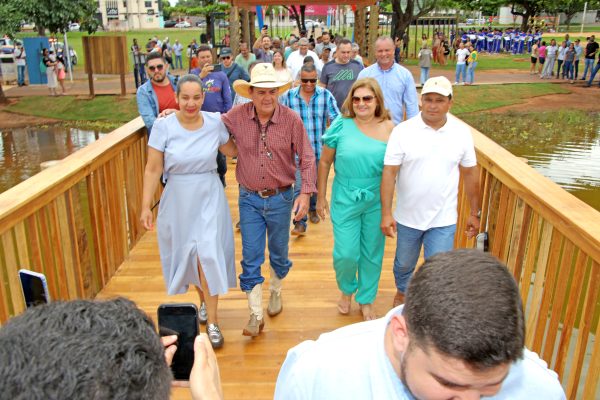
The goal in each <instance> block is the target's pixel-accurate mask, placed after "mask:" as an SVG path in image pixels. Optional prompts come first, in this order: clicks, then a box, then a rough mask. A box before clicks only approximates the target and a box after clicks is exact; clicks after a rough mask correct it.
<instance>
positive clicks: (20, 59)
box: [14, 43, 27, 86]
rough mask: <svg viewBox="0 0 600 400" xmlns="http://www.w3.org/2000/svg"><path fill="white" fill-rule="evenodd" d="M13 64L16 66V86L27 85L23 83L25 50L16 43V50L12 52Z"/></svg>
mask: <svg viewBox="0 0 600 400" xmlns="http://www.w3.org/2000/svg"><path fill="white" fill-rule="evenodd" d="M14 57H15V63H16V64H17V84H18V85H19V86H25V85H27V84H26V83H25V67H26V66H27V63H26V61H25V60H26V57H27V55H26V54H25V48H24V47H23V44H21V43H17V48H16V49H15V52H14Z"/></svg>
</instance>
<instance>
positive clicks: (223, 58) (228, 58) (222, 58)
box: [221, 56, 231, 60]
mask: <svg viewBox="0 0 600 400" xmlns="http://www.w3.org/2000/svg"><path fill="white" fill-rule="evenodd" d="M221 60H231V57H229V56H223V57H221Z"/></svg>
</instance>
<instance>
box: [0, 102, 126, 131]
mask: <svg viewBox="0 0 600 400" xmlns="http://www.w3.org/2000/svg"><path fill="white" fill-rule="evenodd" d="M6 110H7V111H13V112H17V113H21V114H27V115H34V116H38V117H45V118H55V119H60V120H65V121H85V122H97V121H100V122H101V123H103V125H104V126H108V127H112V128H115V127H117V126H120V125H123V124H124V123H126V122H129V121H131V120H132V119H134V118H136V117H137V116H138V111H137V104H136V100H135V97H131V98H127V97H119V96H96V97H95V98H93V99H91V100H87V99H78V98H76V97H73V96H59V97H54V98H48V97H45V96H31V97H22V98H21V99H19V101H18V102H17V103H15V104H12V105H10V106H8V107H7V108H6Z"/></svg>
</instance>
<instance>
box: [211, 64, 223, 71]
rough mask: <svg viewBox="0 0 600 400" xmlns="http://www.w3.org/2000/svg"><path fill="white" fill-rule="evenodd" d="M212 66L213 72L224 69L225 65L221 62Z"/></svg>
mask: <svg viewBox="0 0 600 400" xmlns="http://www.w3.org/2000/svg"><path fill="white" fill-rule="evenodd" d="M212 67H213V69H212V72H219V71H222V70H223V66H222V65H221V64H213V65H212Z"/></svg>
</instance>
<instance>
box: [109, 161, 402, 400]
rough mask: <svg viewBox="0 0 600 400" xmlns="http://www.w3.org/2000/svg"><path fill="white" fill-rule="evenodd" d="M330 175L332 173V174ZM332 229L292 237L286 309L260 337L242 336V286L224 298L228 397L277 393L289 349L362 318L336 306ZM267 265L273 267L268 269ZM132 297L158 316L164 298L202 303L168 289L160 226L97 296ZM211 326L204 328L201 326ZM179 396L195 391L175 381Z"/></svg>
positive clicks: (382, 299)
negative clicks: (342, 312) (169, 293)
mask: <svg viewBox="0 0 600 400" xmlns="http://www.w3.org/2000/svg"><path fill="white" fill-rule="evenodd" d="M234 168H235V165H233V164H229V169H230V170H229V172H228V173H227V182H228V186H227V188H226V193H227V198H228V199H229V206H230V207H231V213H232V217H233V220H234V221H237V220H238V208H237V192H238V190H237V184H236V183H235V178H234ZM330 181H331V180H330ZM235 246H236V249H235V250H236V264H237V265H236V269H237V273H238V274H239V273H240V271H241V267H240V265H239V261H240V260H241V249H242V247H241V236H240V233H239V231H238V232H236V233H235ZM332 248H333V236H332V227H331V221H330V220H329V219H327V220H326V221H324V222H323V221H321V222H320V223H319V224H316V225H313V224H310V223H309V227H308V233H307V235H306V236H304V237H300V238H294V237H292V238H291V239H290V258H291V260H292V261H293V263H294V266H293V267H292V269H291V271H290V273H289V275H288V277H287V278H286V279H285V280H284V289H283V292H282V293H283V312H282V313H281V314H279V315H278V316H276V317H274V318H271V317H269V316H267V314H266V312H265V323H266V325H265V330H264V331H263V333H262V335H261V336H259V337H258V338H255V339H252V338H248V337H246V336H242V329H243V327H244V326H245V324H246V322H247V320H248V303H247V301H246V295H245V293H243V292H241V291H240V289H239V288H237V289H233V290H231V291H230V292H229V293H228V294H227V295H226V296H223V297H221V298H220V301H219V326H220V327H221V330H222V331H223V335H224V337H225V345H224V347H223V348H222V349H220V350H218V351H217V357H218V359H219V365H220V368H221V379H222V382H223V391H224V395H225V398H226V399H269V398H273V391H274V388H275V381H276V379H277V374H278V372H279V368H280V366H281V364H282V363H283V360H284V359H285V355H286V352H287V350H288V349H289V348H291V347H293V346H294V345H296V344H298V343H300V342H301V341H303V340H307V339H315V338H317V337H318V336H319V335H320V334H321V333H322V332H327V331H330V330H333V329H336V328H338V327H341V326H344V325H347V324H351V323H354V322H359V321H361V320H362V317H361V314H360V311H359V309H358V305H357V304H356V303H353V304H352V312H351V314H350V315H348V316H342V315H340V314H339V313H338V311H337V309H336V303H337V300H338V296H339V292H338V289H337V285H336V282H335V274H334V271H333V264H332V257H331V252H332ZM394 249H395V241H394V240H388V241H387V243H386V252H385V258H384V261H383V271H382V274H381V282H380V287H379V293H378V296H377V300H376V302H375V306H376V309H377V312H378V314H379V315H384V314H385V313H386V312H387V311H388V310H389V309H390V308H391V304H392V299H393V296H394V294H395V292H396V289H395V286H394V278H393V273H392V264H393V259H394ZM265 267H266V268H265ZM263 276H265V278H267V281H265V285H263V304H264V308H265V309H266V305H267V302H268V276H269V268H268V264H265V266H263ZM114 296H125V297H127V298H130V299H131V300H133V301H135V302H136V303H137V304H138V305H139V306H140V307H141V308H142V309H143V310H144V311H146V312H147V313H148V314H149V315H151V316H152V317H153V319H156V309H157V307H158V305H159V304H161V303H167V302H194V303H196V304H197V303H198V296H197V294H196V292H195V291H194V290H193V289H192V290H190V291H189V292H188V293H187V294H185V295H178V296H167V294H166V290H165V284H164V281H163V277H162V272H161V266H160V259H159V253H158V245H157V241H156V232H147V233H146V234H145V235H144V236H143V237H142V239H141V240H140V242H139V243H138V244H137V245H136V247H135V248H134V249H133V250H132V251H131V253H130V255H129V257H128V258H127V260H126V261H125V262H124V264H123V265H122V266H121V267H120V268H119V270H118V271H117V273H116V274H115V276H114V277H113V278H112V279H111V280H110V282H109V283H108V285H106V287H105V288H104V289H103V290H102V291H101V292H100V294H99V295H98V298H110V297H114ZM202 330H204V328H202ZM172 398H173V399H188V398H190V396H189V393H188V390H187V389H183V388H175V389H174V390H173V396H172Z"/></svg>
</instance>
